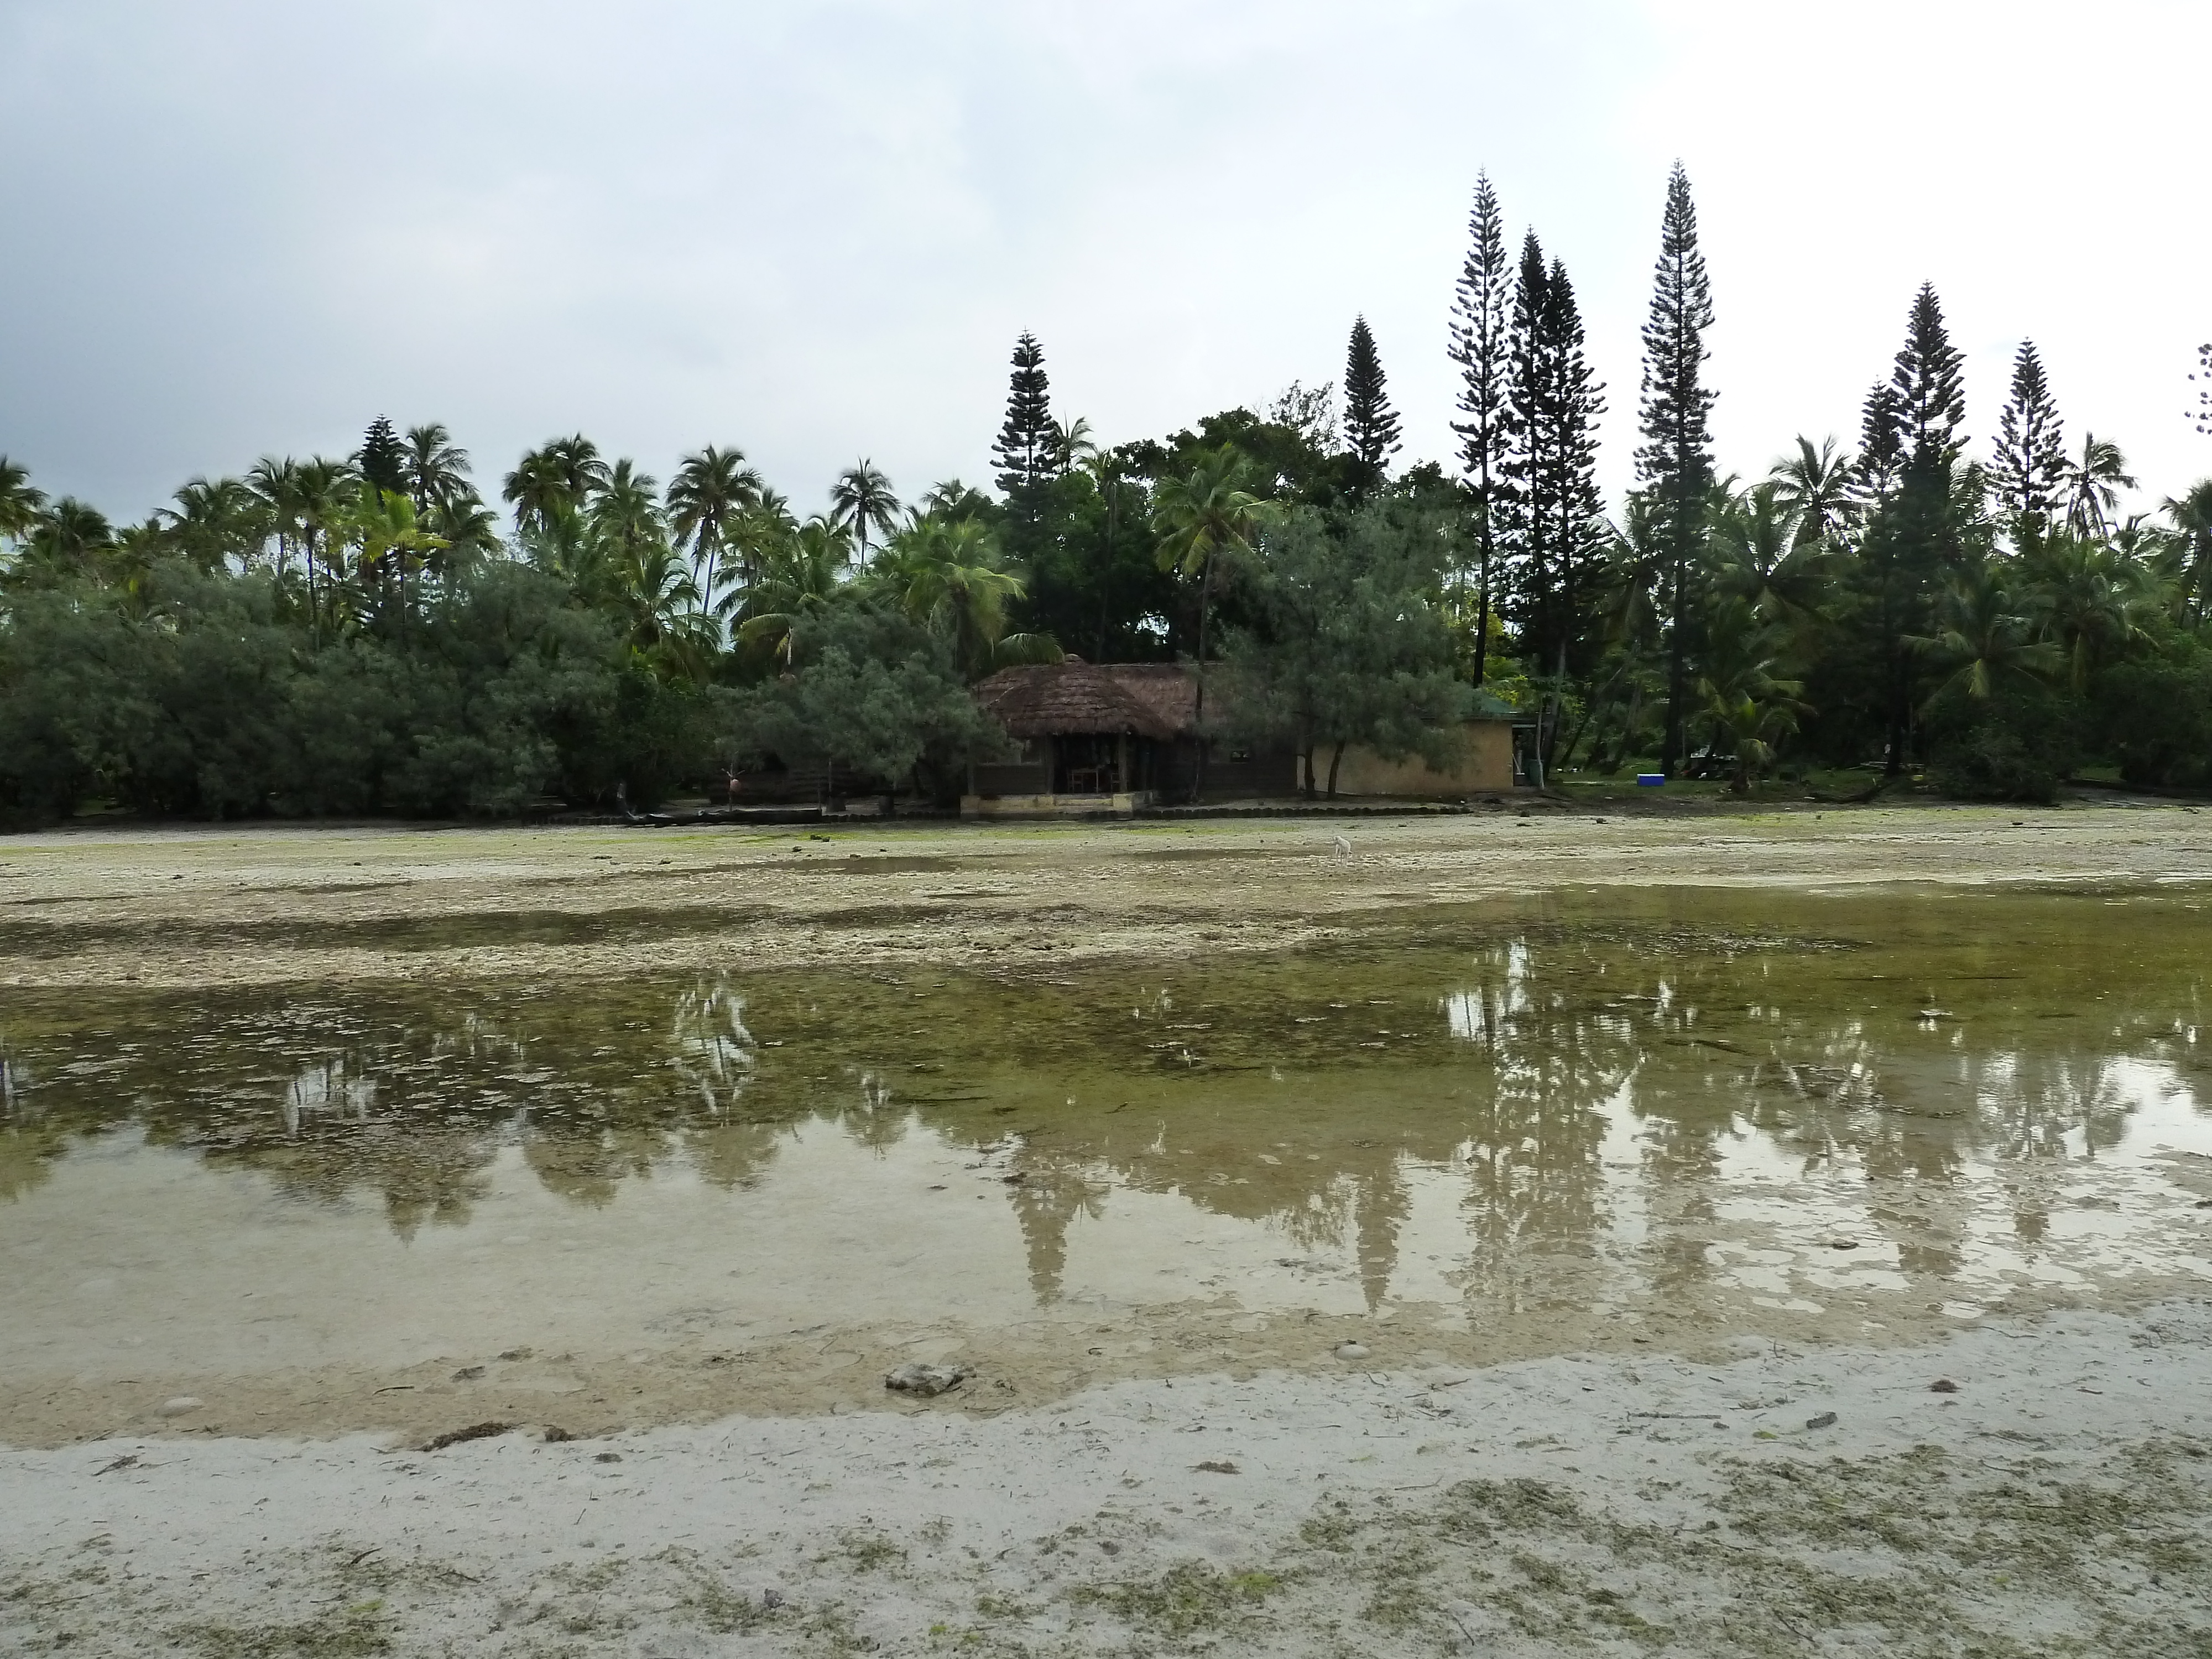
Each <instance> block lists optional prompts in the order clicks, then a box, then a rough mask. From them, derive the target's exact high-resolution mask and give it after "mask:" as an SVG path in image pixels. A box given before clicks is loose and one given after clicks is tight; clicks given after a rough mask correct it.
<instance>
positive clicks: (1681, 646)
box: [1659, 545, 1690, 777]
mask: <svg viewBox="0 0 2212 1659" xmlns="http://www.w3.org/2000/svg"><path fill="white" fill-rule="evenodd" d="M1688 563H1689V561H1688V560H1687V559H1686V558H1684V557H1683V556H1682V552H1681V549H1680V546H1679V545H1678V546H1677V547H1676V549H1675V553H1674V603H1673V605H1671V607H1670V610H1671V611H1672V612H1673V625H1672V626H1671V627H1670V628H1669V629H1668V630H1667V635H1668V637H1667V736H1666V738H1665V740H1664V742H1663V743H1662V745H1661V750H1662V752H1661V754H1660V757H1659V769H1660V770H1661V771H1662V772H1663V773H1665V774H1666V775H1668V777H1672V776H1674V773H1675V770H1676V769H1677V768H1679V767H1680V765H1681V763H1682V725H1683V720H1682V715H1683V712H1684V711H1683V707H1682V705H1683V702H1684V701H1685V700H1686V696H1687V694H1688V690H1689V644H1690V641H1689V629H1688V626H1687V619H1686V617H1684V616H1683V615H1682V587H1683V583H1684V581H1685V580H1686V577H1687V568H1686V567H1687V566H1688Z"/></svg>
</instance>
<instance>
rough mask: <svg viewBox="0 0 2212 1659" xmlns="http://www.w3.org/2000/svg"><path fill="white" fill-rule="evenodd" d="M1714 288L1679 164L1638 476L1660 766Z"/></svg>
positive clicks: (1678, 719)
mask: <svg viewBox="0 0 2212 1659" xmlns="http://www.w3.org/2000/svg"><path fill="white" fill-rule="evenodd" d="M1712 325H1713V296H1712V289H1711V286H1710V284H1709V283H1707V281H1706V278H1705V256H1704V255H1703V254H1702V253H1700V252H1699V251H1698V210H1697V208H1696V206H1695V204H1692V201H1691V199H1690V177H1689V174H1688V173H1686V172H1684V171H1683V168H1682V164H1681V163H1680V161H1677V162H1676V163H1674V172H1673V173H1672V174H1670V175H1669V176H1668V180H1667V206H1666V210H1665V212H1664V213H1663V214H1662V216H1661V219H1660V226H1659V265H1658V270H1657V273H1656V281H1655V283H1654V284H1653V287H1652V292H1651V314H1650V319H1649V320H1648V321H1646V322H1645V324H1644V405H1643V424H1642V428H1641V429H1642V431H1643V434H1644V444H1643V447H1641V448H1639V449H1638V451H1637V452H1636V475H1637V477H1638V479H1639V480H1641V481H1642V483H1644V487H1645V489H1646V490H1647V491H1648V492H1649V495H1650V501H1651V514H1652V528H1653V531H1654V539H1655V541H1656V544H1657V546H1658V548H1659V550H1660V553H1661V556H1662V557H1663V558H1664V560H1665V561H1666V564H1667V570H1668V623H1667V641H1668V642H1667V736H1666V744H1665V750H1664V753H1663V756H1662V762H1661V764H1662V768H1663V769H1665V770H1666V771H1668V772H1673V771H1674V770H1675V769H1676V768H1677V767H1678V766H1679V765H1680V763H1681V759H1682V748H1683V725H1684V722H1685V720H1686V718H1687V716H1688V713H1689V651H1690V643H1691V641H1690V629H1691V615H1690V611H1691V596H1690V592H1689V586H1690V574H1691V572H1692V569H1693V568H1695V567H1696V565H1697V562H1698V561H1699V556H1700V552H1701V550H1702V548H1703V545H1704V540H1705V504H1706V501H1708V500H1709V499H1710V497H1711V491H1712V479H1713V441H1712V409H1713V400H1714V395H1715V394H1714V393H1713V392H1712V391H1711V388H1709V387H1708V386H1706V385H1705V377H1704V368H1705V359H1706V357H1707V356H1710V355H1711V354H1710V353H1709V352H1708V351H1707V350H1706V349H1705V331H1706V330H1707V329H1709V328H1711V326H1712Z"/></svg>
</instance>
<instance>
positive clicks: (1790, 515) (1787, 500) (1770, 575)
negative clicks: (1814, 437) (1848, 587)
mask: <svg viewBox="0 0 2212 1659" xmlns="http://www.w3.org/2000/svg"><path fill="white" fill-rule="evenodd" d="M1831 562H1832V547H1831V544H1829V543H1828V541H1827V540H1826V538H1825V537H1808V536H1807V535H1805V533H1804V513H1803V511H1802V509H1801V508H1800V507H1798V506H1797V505H1796V501H1794V500H1793V499H1792V498H1791V496H1790V495H1789V494H1787V493H1785V491H1784V487H1783V485H1782V484H1781V483H1778V482H1777V481H1774V480H1771V479H1770V480H1769V481H1768V482H1767V483H1762V484H1756V485H1753V487H1752V488H1751V489H1748V490H1747V491H1745V492H1744V493H1743V494H1742V495H1738V496H1735V498H1733V499H1732V500H1730V501H1729V502H1728V504H1727V505H1726V506H1725V507H1723V509H1722V510H1721V512H1720V513H1718V514H1717V517H1716V518H1715V520H1714V523H1713V532H1712V581H1713V586H1714V587H1715V588H1716V589H1717V591H1718V592H1720V593H1722V594H1723V595H1724V596H1728V597H1732V598H1735V599H1741V600H1743V601H1744V602H1745V603H1746V604H1747V605H1749V606H1750V607H1751V608H1752V610H1753V611H1754V612H1756V613H1757V614H1758V615H1759V617H1760V618H1761V619H1762V620H1763V621H1765V622H1770V623H1787V624H1789V625H1790V626H1791V627H1803V626H1805V625H1807V624H1808V623H1811V622H1812V621H1813V620H1814V619H1815V617H1817V616H1818V614H1819V612H1820V606H1821V603H1822V601H1823V599H1825V598H1826V594H1827V589H1828V570H1829V565H1830V563H1831Z"/></svg>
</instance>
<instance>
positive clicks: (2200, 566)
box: [2165, 478, 2212, 625]
mask: <svg viewBox="0 0 2212 1659" xmlns="http://www.w3.org/2000/svg"><path fill="white" fill-rule="evenodd" d="M2165 512H2166V517H2167V518H2168V519H2170V520H2172V523H2173V528H2174V532H2175V536H2174V542H2173V551H2172V555H2171V556H2170V558H2169V561H2168V562H2169V563H2170V564H2171V566H2172V580H2173V586H2174V597H2175V601H2176V609H2177V611H2178V613H2179V617H2180V618H2181V621H2182V622H2183V623H2184V624H2185V625H2189V624H2193V623H2201V622H2203V620H2204V618H2205V617H2206V616H2207V615H2208V614H2212V478H2201V479H2199V480H2198V481H2197V483H2194V484H2192V485H2191V487H2190V489H2189V491H2188V493H2187V494H2186V495H2181V496H2179V497H2176V496H2171V495H2169V496H2168V497H2166V504H2165Z"/></svg>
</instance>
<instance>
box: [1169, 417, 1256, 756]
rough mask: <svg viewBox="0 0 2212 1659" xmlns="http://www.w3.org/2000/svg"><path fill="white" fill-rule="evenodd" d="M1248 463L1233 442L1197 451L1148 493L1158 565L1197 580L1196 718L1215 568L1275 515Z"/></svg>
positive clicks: (1244, 550) (1201, 714) (1245, 550)
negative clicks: (1256, 490) (1186, 467)
mask: <svg viewBox="0 0 2212 1659" xmlns="http://www.w3.org/2000/svg"><path fill="white" fill-rule="evenodd" d="M1250 476H1251V473H1250V464H1249V462H1248V461H1247V460H1246V459H1245V458H1244V457H1243V455H1242V454H1241V453H1238V451H1237V446H1236V445H1234V444H1224V445H1222V446H1221V447H1220V448H1219V449H1218V450H1213V451H1211V452H1209V453H1206V454H1205V455H1203V456H1201V457H1200V459H1199V463H1198V465H1196V466H1194V467H1193V468H1192V469H1191V471H1190V473H1189V475H1188V477H1175V476H1174V475H1172V474H1170V476H1169V477H1164V478H1163V479H1161V480H1160V482H1159V485H1158V488H1157V489H1155V490H1154V491H1153V493H1152V525H1153V528H1154V529H1155V530H1156V531H1157V532H1158V534H1159V538H1160V544H1159V545H1160V551H1159V560H1160V568H1161V569H1163V570H1176V571H1180V572H1181V573H1182V574H1183V575H1184V576H1185V577H1186V578H1188V577H1191V576H1196V577H1197V578H1198V579H1199V584H1198V698H1197V708H1196V713H1195V716H1194V718H1195V721H1196V723H1197V724H1199V725H1200V726H1203V725H1204V724H1205V720H1206V614H1207V612H1208V611H1211V610H1212V608H1213V575H1214V569H1215V567H1217V566H1218V565H1219V564H1220V563H1221V562H1222V561H1223V560H1224V559H1225V558H1233V557H1236V556H1239V555H1244V556H1249V554H1250V553H1251V551H1252V542H1253V538H1254V537H1255V536H1256V535H1258V533H1259V532H1260V528H1261V526H1262V525H1263V524H1265V523H1266V522H1267V520H1269V519H1270V518H1271V517H1273V508H1272V507H1270V506H1269V504H1268V503H1267V502H1266V501H1262V500H1261V499H1260V497H1259V496H1257V495H1254V494H1253V493H1252V492H1251V491H1250V490H1249V489H1246V488H1245V485H1246V484H1247V483H1249V480H1250ZM1205 783H1206V747H1205V744H1204V743H1203V741H1202V740H1201V742H1200V745H1199V751H1198V767H1197V775H1196V778H1195V780H1194V782H1193V784H1192V794H1193V796H1194V797H1195V796H1196V794H1197V793H1199V791H1200V790H1201V789H1203V788H1204V787H1205Z"/></svg>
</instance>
